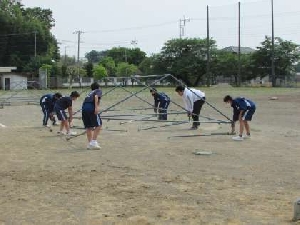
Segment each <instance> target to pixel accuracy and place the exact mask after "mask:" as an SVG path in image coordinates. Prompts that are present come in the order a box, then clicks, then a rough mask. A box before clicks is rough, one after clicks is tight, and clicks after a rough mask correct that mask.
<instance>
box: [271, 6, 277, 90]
mask: <svg viewBox="0 0 300 225" xmlns="http://www.w3.org/2000/svg"><path fill="white" fill-rule="evenodd" d="M271 5H272V59H271V61H272V65H271V67H272V87H275V86H276V79H275V47H274V45H275V44H274V39H275V37H274V3H273V0H271Z"/></svg>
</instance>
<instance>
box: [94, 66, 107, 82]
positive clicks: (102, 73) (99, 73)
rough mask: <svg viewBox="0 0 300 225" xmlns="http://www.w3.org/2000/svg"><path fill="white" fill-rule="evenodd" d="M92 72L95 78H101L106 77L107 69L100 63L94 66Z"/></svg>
mask: <svg viewBox="0 0 300 225" xmlns="http://www.w3.org/2000/svg"><path fill="white" fill-rule="evenodd" d="M93 73H94V78H95V80H101V79H103V78H105V77H107V71H106V69H105V67H104V66H102V65H101V64H100V65H97V66H95V67H94V69H93Z"/></svg>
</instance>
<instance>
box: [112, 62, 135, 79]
mask: <svg viewBox="0 0 300 225" xmlns="http://www.w3.org/2000/svg"><path fill="white" fill-rule="evenodd" d="M137 71H138V68H137V66H136V65H133V64H129V63H126V62H121V63H119V64H118V66H117V73H116V74H117V76H119V77H129V76H131V75H134V74H136V73H137Z"/></svg>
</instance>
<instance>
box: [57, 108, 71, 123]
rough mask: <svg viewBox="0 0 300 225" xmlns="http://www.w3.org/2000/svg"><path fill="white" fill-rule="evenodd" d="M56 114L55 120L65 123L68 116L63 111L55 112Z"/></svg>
mask: <svg viewBox="0 0 300 225" xmlns="http://www.w3.org/2000/svg"><path fill="white" fill-rule="evenodd" d="M55 112H56V116H57V119H58V120H60V121H65V120H67V119H68V116H67V114H66V112H65V110H62V109H61V110H55Z"/></svg>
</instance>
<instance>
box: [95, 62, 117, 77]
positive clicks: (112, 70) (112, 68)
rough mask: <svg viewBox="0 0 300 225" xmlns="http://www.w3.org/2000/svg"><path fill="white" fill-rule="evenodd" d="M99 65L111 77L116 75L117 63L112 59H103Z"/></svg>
mask: <svg viewBox="0 0 300 225" xmlns="http://www.w3.org/2000/svg"><path fill="white" fill-rule="evenodd" d="M99 64H101V65H102V66H104V68H105V69H106V71H107V75H108V76H109V77H111V76H115V75H116V63H115V61H114V60H113V58H112V57H104V58H102V59H101V61H100V63H99Z"/></svg>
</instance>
